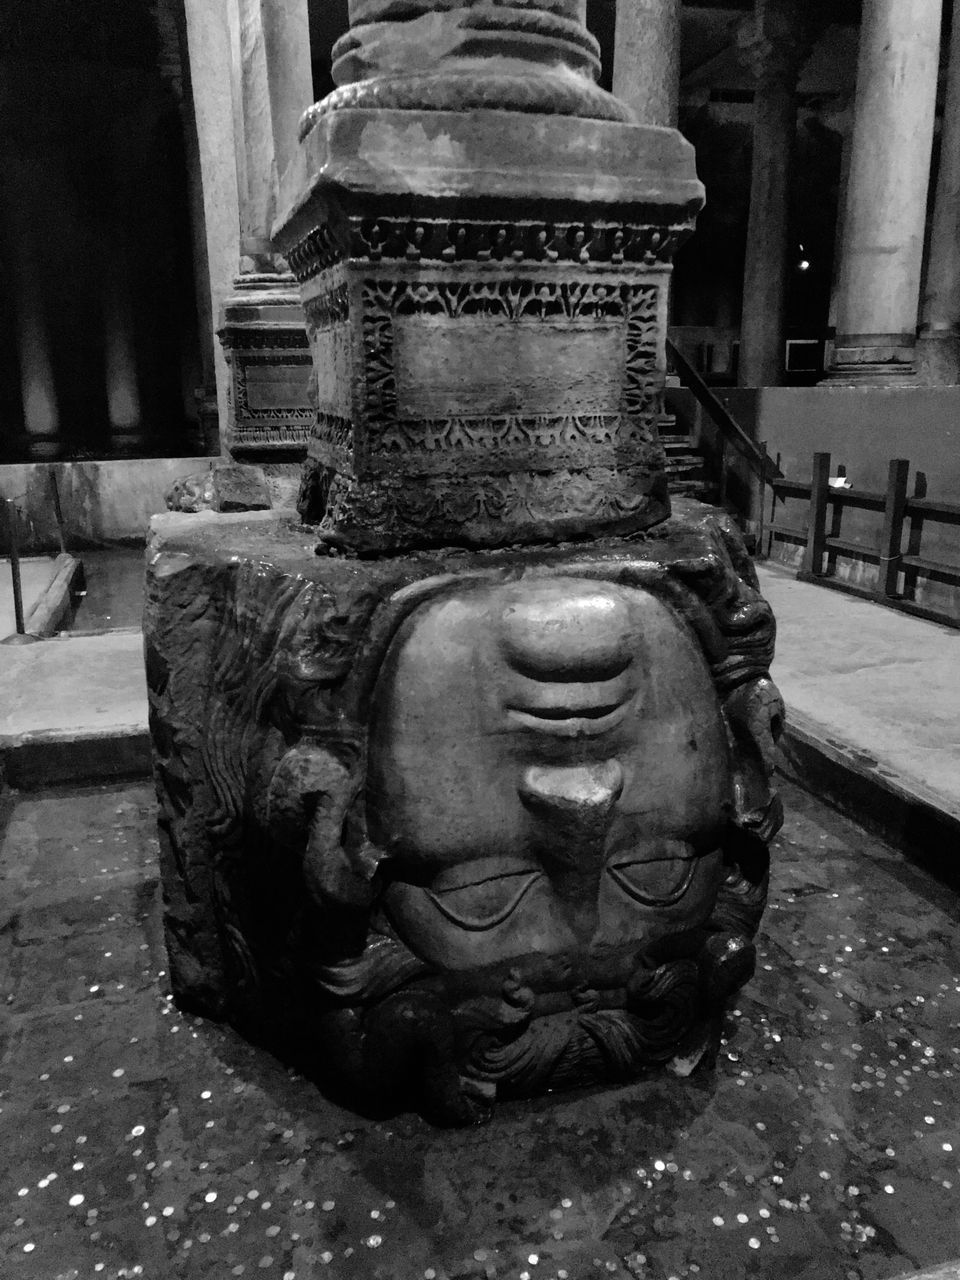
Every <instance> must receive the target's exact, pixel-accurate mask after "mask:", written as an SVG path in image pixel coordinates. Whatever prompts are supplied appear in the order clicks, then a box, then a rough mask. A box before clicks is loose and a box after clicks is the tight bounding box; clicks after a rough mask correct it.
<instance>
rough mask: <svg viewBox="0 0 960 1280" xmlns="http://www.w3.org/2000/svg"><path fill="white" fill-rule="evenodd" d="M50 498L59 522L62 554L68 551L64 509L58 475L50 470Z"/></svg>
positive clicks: (58, 531) (58, 530) (58, 533)
mask: <svg viewBox="0 0 960 1280" xmlns="http://www.w3.org/2000/svg"><path fill="white" fill-rule="evenodd" d="M50 497H51V498H52V499H53V515H54V518H55V520H56V522H57V536H58V537H59V539H60V554H61V555H62V554H63V553H64V552H65V551H66V549H67V540H66V538H65V536H64V532H63V509H62V507H61V506H60V488H59V486H58V484H57V473H56V472H55V471H54V469H53V467H51V468H50Z"/></svg>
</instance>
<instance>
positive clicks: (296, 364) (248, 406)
mask: <svg viewBox="0 0 960 1280" xmlns="http://www.w3.org/2000/svg"><path fill="white" fill-rule="evenodd" d="M220 319H221V324H220V329H219V338H220V342H221V344H222V346H223V352H224V355H225V356H226V360H227V365H228V367H229V370H230V416H229V419H228V421H227V422H226V423H225V424H224V431H225V439H224V443H225V445H226V447H227V449H228V450H229V452H230V455H231V457H233V458H236V459H245V458H246V459H256V460H261V461H262V460H264V459H265V458H268V459H270V460H271V461H273V462H284V461H294V462H300V461H302V459H303V456H304V454H305V453H306V447H307V440H308V439H309V437H310V434H311V428H312V426H313V420H314V416H315V415H314V408H313V405H312V404H311V400H310V390H309V388H310V351H309V347H308V344H307V335H306V332H305V330H304V324H303V311H302V310H301V307H300V299H299V296H298V294H297V290H296V288H295V285H294V281H293V280H292V279H291V278H290V277H289V276H286V277H284V276H280V275H268V274H262V275H246V276H240V277H239V278H238V279H237V280H236V282H235V286H234V291H233V293H232V294H231V295H230V296H229V297H228V298H226V299H225V301H224V304H223V310H222V313H221V317H220Z"/></svg>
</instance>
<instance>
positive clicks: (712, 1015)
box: [146, 516, 782, 1122]
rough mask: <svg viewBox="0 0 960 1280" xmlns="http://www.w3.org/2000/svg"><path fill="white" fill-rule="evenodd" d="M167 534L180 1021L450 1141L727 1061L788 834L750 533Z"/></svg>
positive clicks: (160, 712) (191, 530)
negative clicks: (203, 1021) (731, 1004)
mask: <svg viewBox="0 0 960 1280" xmlns="http://www.w3.org/2000/svg"><path fill="white" fill-rule="evenodd" d="M218 521H219V522H218ZM177 522H180V523H179V524H178V523H177ZM165 528H166V530H167V532H166V533H165V532H164V529H165ZM178 528H179V529H181V530H182V532H179V533H177V532H170V530H171V529H172V530H176V529H178ZM159 530H160V537H159V539H158V541H157V543H156V545H155V554H154V555H152V556H151V558H150V564H151V567H150V583H149V593H148V605H147V624H146V631H147V634H148V637H149V640H148V650H147V659H148V672H149V685H150V714H151V726H152V731H153V736H154V742H155V746H156V763H157V779H158V786H159V794H160V798H161V805H162V808H161V824H160V827H161V835H162V870H163V881H164V890H165V900H166V904H167V916H166V927H167V944H168V950H169V954H170V962H171V970H170V972H171V978H172V982H173V987H174V992H175V994H176V998H177V1000H178V1002H179V1003H180V1004H181V1005H183V1006H185V1007H189V1008H191V1009H193V1010H195V1011H199V1012H203V1013H206V1014H209V1015H212V1016H215V1017H227V1018H229V1019H230V1020H231V1021H233V1022H234V1023H235V1024H236V1025H238V1026H240V1027H241V1028H243V1029H244V1030H246V1031H247V1032H248V1033H250V1034H252V1035H255V1036H257V1037H260V1038H266V1039H268V1041H269V1042H270V1043H271V1044H273V1045H274V1046H275V1047H276V1046H281V1047H282V1048H284V1049H285V1051H286V1052H288V1053H289V1054H290V1055H291V1056H292V1057H293V1058H295V1060H297V1061H298V1062H299V1063H300V1064H301V1065H302V1066H303V1067H304V1069H306V1070H309V1071H311V1072H313V1073H314V1074H316V1075H317V1077H318V1078H319V1079H321V1080H322V1081H324V1082H325V1083H326V1084H327V1085H328V1086H329V1085H331V1084H332V1085H333V1086H334V1087H337V1088H340V1089H349V1090H350V1091H351V1096H352V1097H354V1099H358V1100H360V1101H361V1102H366V1103H368V1104H374V1103H376V1104H378V1105H401V1104H410V1103H412V1104H414V1105H418V1106H419V1107H420V1108H421V1109H422V1110H424V1112H425V1113H426V1114H428V1115H430V1116H432V1117H433V1118H435V1119H437V1120H439V1121H443V1122H462V1121H465V1120H469V1119H471V1118H475V1117H477V1116H479V1115H481V1114H482V1112H483V1110H484V1108H485V1107H486V1106H488V1105H489V1104H490V1103H491V1102H492V1101H493V1099H494V1098H495V1097H496V1096H498V1095H515V1094H530V1093H537V1092H542V1091H544V1090H548V1089H553V1088H559V1087H563V1086H569V1085H577V1084H585V1083H595V1082H598V1081H616V1080H626V1079H630V1078H633V1077H634V1076H636V1075H637V1074H638V1073H639V1072H641V1071H643V1070H644V1069H646V1068H649V1067H651V1066H654V1065H657V1064H662V1063H665V1062H668V1061H671V1060H673V1061H674V1062H675V1063H676V1065H677V1066H678V1067H680V1068H681V1069H683V1068H686V1069H689V1068H690V1067H691V1066H692V1065H693V1064H694V1063H695V1062H696V1061H697V1060H698V1059H699V1058H700V1057H701V1056H703V1055H704V1054H705V1053H709V1051H710V1050H711V1048H712V1047H715V1045H716V1037H717V1034H718V1031H717V1028H718V1019H719V1015H720V1013H721V1011H722V1008H723V1005H724V1001H725V999H726V997H727V996H728V995H729V994H730V993H731V992H733V991H735V990H736V989H737V988H738V987H739V986H740V985H741V984H742V983H743V982H744V981H745V979H746V978H747V977H748V976H749V975H750V973H751V972H752V968H753V962H754V949H753V945H752V941H751V939H752V937H753V934H754V932H755V930H756V928H757V925H758V923H759V919H760V915H761V912H762V910H763V906H764V901H765V897H766V887H767V860H768V859H767V845H766V842H767V840H768V839H769V838H770V836H771V835H772V833H773V832H774V831H775V830H776V828H777V826H778V825H779V821H780V816H781V815H780V806H779V802H778V800H777V798H776V797H775V795H774V794H773V793H772V792H771V790H770V777H771V774H772V767H773V765H772V753H773V739H774V737H775V736H776V734H777V732H778V731H779V725H780V721H781V717H782V705H781V703H780V700H779V696H778V695H777V693H776V690H775V689H774V687H773V686H772V685H771V683H770V681H769V675H768V665H769V662H770V658H771V655H772V646H773V633H774V627H773V620H772V617H771V614H770V610H769V608H768V606H767V605H766V604H765V603H764V601H763V600H762V599H761V598H760V596H759V594H758V592H757V590H756V585H755V579H754V578H753V574H752V570H751V568H750V565H749V562H748V560H747V558H746V556H745V553H744V551H743V547H742V544H741V543H740V542H739V539H738V538H737V536H736V535H735V534H733V533H732V532H731V531H730V530H729V529H724V528H721V527H720V526H719V525H718V524H717V523H716V521H714V520H712V519H710V518H707V519H703V520H701V521H700V522H699V523H695V524H692V523H686V524H684V523H682V522H679V521H670V522H667V523H666V524H664V525H663V526H661V528H660V529H659V530H658V531H657V534H656V536H653V535H650V536H648V537H646V538H640V539H637V540H633V541H626V542H604V543H599V544H597V545H595V546H593V547H591V548H590V549H589V550H584V549H583V548H581V547H577V546H567V547H559V548H556V549H553V550H550V551H543V552H540V553H537V554H535V555H534V554H531V553H515V552H497V551H487V552H475V553H459V554H458V553H450V552H447V553H432V554H431V553H420V554H410V555H405V556H398V557H392V558H381V559H376V560H369V561H356V560H345V559H340V558H334V559H324V558H318V557H317V556H316V555H315V554H314V548H313V540H312V538H311V537H310V536H309V531H306V530H302V529H298V528H297V527H296V526H295V525H291V524H289V523H284V522H282V521H281V522H278V521H277V520H276V518H275V517H270V518H265V519H264V520H262V521H261V522H257V523H252V522H250V520H249V518H247V519H246V520H244V519H243V518H239V517H234V518H232V519H231V518H229V517H222V516H221V517H212V516H208V517H205V518H199V517H194V518H192V522H191V518H189V517H183V516H181V517H160V518H159Z"/></svg>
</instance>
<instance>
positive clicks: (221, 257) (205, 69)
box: [185, 0, 240, 425]
mask: <svg viewBox="0 0 960 1280" xmlns="http://www.w3.org/2000/svg"><path fill="white" fill-rule="evenodd" d="M230 3H231V0H185V9H186V18H187V45H188V49H189V54H190V80H191V84H192V88H193V107H194V114H195V117H196V124H197V140H198V143H199V153H200V175H201V180H202V182H203V218H204V226H205V230H206V243H207V270H208V274H209V280H210V303H211V313H212V314H211V318H212V320H213V323H214V324H216V323H218V321H217V317H219V315H220V307H221V304H222V302H223V300H224V298H225V297H226V296H227V294H228V293H229V292H230V289H231V287H232V285H233V277H234V275H235V274H236V271H237V263H238V262H239V260H240V210H239V200H238V185H237V159H236V153H235V151H234V148H233V146H232V145H231V142H232V139H233V136H234V101H233V88H232V83H233V74H232V68H233V54H232V41H231V34H230V14H229V4H230ZM214 365H215V369H216V376H217V408H218V411H219V417H220V422H221V425H222V424H223V423H225V422H226V421H227V413H228V408H229V403H228V402H229V395H228V387H229V375H228V370H227V363H226V359H225V357H224V354H223V351H222V349H221V347H220V344H219V343H215V344H214Z"/></svg>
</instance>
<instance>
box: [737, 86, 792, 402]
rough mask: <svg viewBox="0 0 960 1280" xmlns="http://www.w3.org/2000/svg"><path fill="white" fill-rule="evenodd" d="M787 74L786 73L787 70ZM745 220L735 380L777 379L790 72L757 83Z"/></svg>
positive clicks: (759, 382) (764, 383) (782, 324)
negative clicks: (779, 77) (740, 312)
mask: <svg viewBox="0 0 960 1280" xmlns="http://www.w3.org/2000/svg"><path fill="white" fill-rule="evenodd" d="M788 74H789V73H788ZM755 113H756V114H755V119H754V126H753V172H752V178H751V185H750V220H749V224H748V229H747V258H746V265H745V269H744V280H743V319H742V322H741V326H740V384H741V386H745V387H773V386H778V385H779V384H780V382H782V380H783V363H784V354H783V353H784V343H785V337H786V297H785V295H786V278H787V256H788V249H789V244H788V238H789V219H790V188H791V177H792V174H793V158H794V152H795V150H796V132H797V93H796V73H795V72H794V73H793V74H792V76H790V78H789V79H786V80H780V79H774V78H766V77H765V78H764V79H762V80H761V82H760V83H759V84H758V86H757V95H756V101H755Z"/></svg>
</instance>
